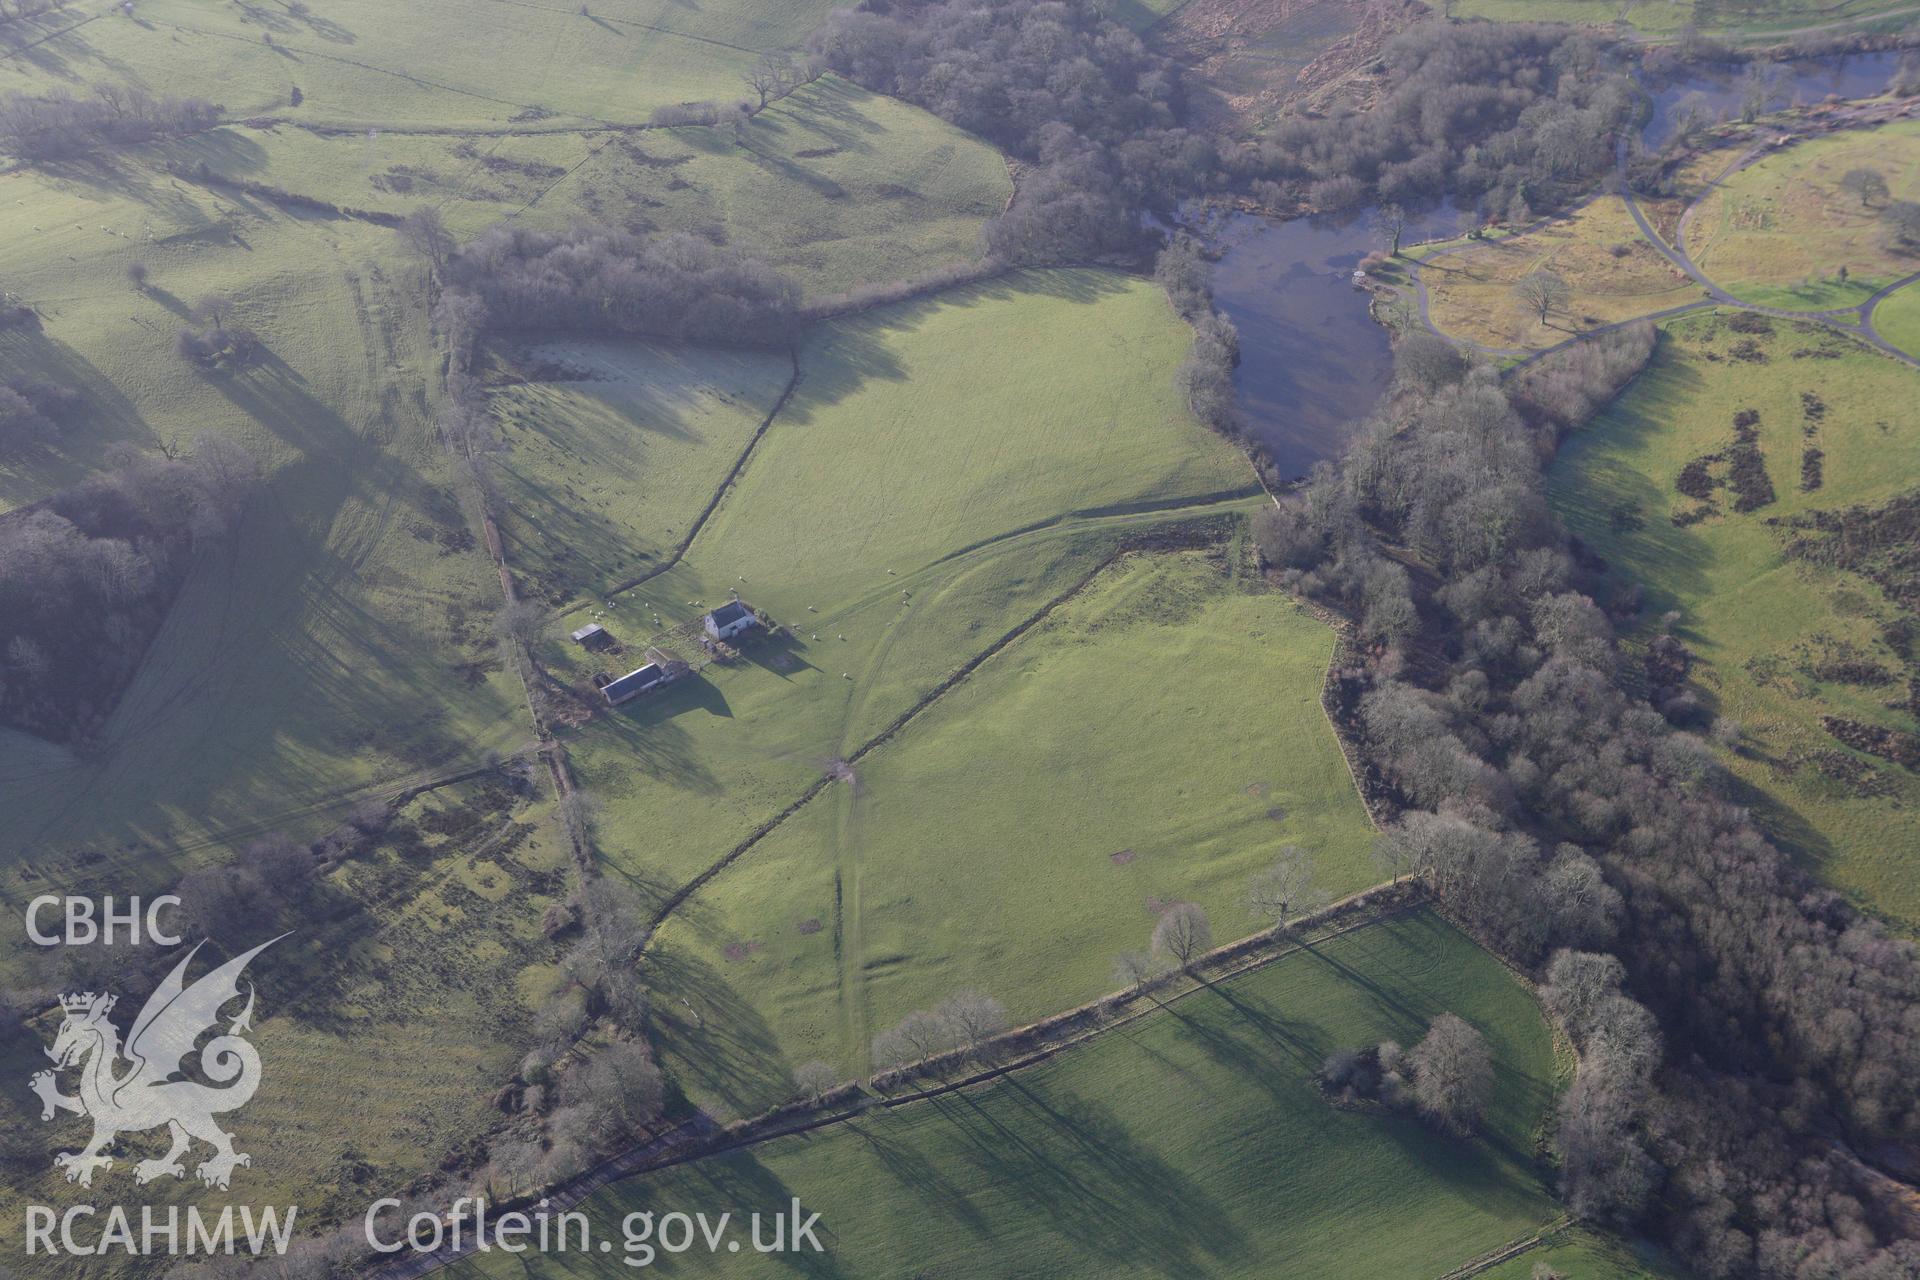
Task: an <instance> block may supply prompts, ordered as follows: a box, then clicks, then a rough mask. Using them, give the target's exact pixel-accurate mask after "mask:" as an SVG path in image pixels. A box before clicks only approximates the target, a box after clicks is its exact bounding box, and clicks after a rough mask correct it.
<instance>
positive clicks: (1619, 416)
mask: <svg viewBox="0 0 1920 1280" xmlns="http://www.w3.org/2000/svg"><path fill="white" fill-rule="evenodd" d="M1774 324H1775V326H1776V329H1777V332H1776V333H1775V334H1774V335H1772V336H1770V337H1769V336H1758V337H1754V336H1752V335H1741V334H1737V333H1733V332H1731V331H1729V329H1728V328H1727V317H1726V316H1725V315H1724V314H1720V313H1714V314H1706V315H1701V316H1697V317H1687V318H1684V319H1681V320H1677V321H1674V322H1671V323H1670V324H1669V325H1668V326H1667V327H1666V329H1665V334H1664V336H1663V338H1662V341H1661V347H1660V351H1659V353H1658V354H1657V356H1656V357H1655V360H1654V363H1653V365H1652V366H1651V367H1650V368H1649V370H1648V371H1647V372H1646V373H1644V374H1642V375H1641V376H1640V378H1639V379H1638V380H1637V381H1636V382H1635V383H1634V384H1633V385H1632V387H1630V388H1629V389H1628V391H1627V393H1626V394H1625V395H1624V396H1622V397H1621V398H1620V400H1619V401H1618V402H1616V403H1615V404H1614V405H1613V406H1612V407H1611V408H1610V409H1609V410H1608V411H1607V412H1606V413H1604V414H1603V415H1602V416H1601V417H1600V418H1599V419H1598V420H1597V421H1596V422H1595V423H1594V424H1593V425H1592V426H1591V427H1590V428H1588V429H1587V430H1586V431H1584V432H1582V433H1581V434H1580V435H1578V436H1576V437H1574V438H1573V439H1572V440H1571V441H1570V442H1569V443H1568V444H1567V446H1566V447H1565V448H1563V449H1562V451H1561V454H1560V457H1559V459H1558V461H1557V462H1556V463H1555V464H1554V467H1553V470H1552V472H1551V473H1550V484H1551V490H1552V493H1553V496H1554V500H1555V503H1556V505H1557V506H1558V508H1559V509H1560V511H1561V512H1562V514H1563V515H1564V516H1565V518H1566V519H1567V521H1568V523H1569V524H1570V525H1571V526H1572V528H1573V530H1574V532H1575V533H1577V534H1578V535H1579V536H1580V537H1581V538H1582V539H1583V540H1585V541H1586V542H1587V543H1588V545H1590V546H1591V547H1593V549H1594V550H1595V551H1596V552H1598V553H1599V554H1600V555H1602V556H1605V557H1606V559H1607V560H1608V561H1609V562H1610V563H1611V564H1613V565H1614V566H1615V567H1616V568H1617V569H1618V570H1619V571H1620V572H1621V573H1622V574H1623V575H1624V576H1626V577H1629V578H1631V579H1632V580H1633V581H1635V582H1638V583H1641V584H1643V585H1644V586H1645V588H1646V592H1647V599H1646V608H1645V611H1644V614H1643V616H1644V617H1645V618H1647V619H1654V618H1658V617H1659V616H1660V615H1661V614H1662V613H1663V612H1665V611H1666V610H1668V609H1678V610H1679V611H1680V612H1681V615H1682V620H1681V622H1680V625H1679V628H1678V634H1679V636H1680V637H1681V638H1682V639H1683V640H1684V641H1685V642H1686V643H1687V645H1688V646H1689V647H1690V648H1692V649H1693V650H1694V651H1695V653H1696V654H1697V655H1698V656H1699V658H1700V659H1701V662H1700V665H1698V666H1696V668H1695V673H1694V686H1695V688H1696V689H1697V691H1698V692H1699V693H1700V695H1701V696H1702V697H1703V698H1704V699H1706V700H1707V701H1708V702H1709V704H1710V705H1711V706H1712V708H1713V709H1714V710H1715V711H1716V712H1717V713H1719V714H1725V715H1730V716H1732V717H1734V718H1735V719H1737V720H1739V721H1740V723H1741V724H1742V726H1743V727H1744V729H1745V731H1746V733H1747V735H1748V743H1747V745H1746V746H1745V748H1744V749H1743V750H1742V751H1741V752H1740V753H1739V754H1738V755H1737V756H1730V757H1728V760H1727V763H1728V764H1729V765H1730V766H1731V767H1732V768H1733V770H1734V771H1735V773H1736V774H1737V775H1738V776H1739V777H1740V778H1741V779H1742V780H1743V781H1744V782H1746V783H1748V784H1750V785H1751V787H1752V788H1754V795H1753V796H1752V797H1750V798H1751V799H1752V801H1753V802H1754V803H1755V804H1756V806H1757V814H1758V816H1759V817H1760V818H1761V820H1762V821H1763V823H1764V824H1765V825H1766V826H1767V827H1768V828H1769V830H1770V831H1771V832H1772V833H1773V834H1774V835H1775V836H1776V837H1777V838H1779V839H1780V840H1782V841H1783V843H1784V844H1785V845H1786V846H1787V847H1788V848H1790V849H1792V850H1794V851H1795V852H1796V853H1797V854H1798V855H1799V856H1800V857H1801V858H1802V859H1803V860H1804V861H1805V863H1806V864H1807V865H1809V866H1810V867H1812V868H1813V869H1814V870H1816V871H1817V872H1818V873H1819V874H1821V875H1822V876H1824V877H1825V878H1826V879H1827V880H1828V881H1829V882H1830V883H1832V884H1834V885H1835V886H1836V887H1838V888H1841V889H1843V890H1845V891H1846V892H1847V893H1848V894H1849V895H1850V896H1852V897H1854V898H1856V899H1858V900H1860V901H1862V902H1864V903H1865V904H1867V905H1869V906H1871V907H1873V908H1876V909H1878V910H1880V911H1882V912H1885V913H1887V914H1889V915H1891V916H1893V917H1896V918H1898V919H1900V920H1903V921H1906V922H1908V923H1909V924H1911V923H1913V922H1915V921H1920V882H1917V881H1916V877H1915V868H1916V867H1920V830H1916V828H1915V826H1914V824H1913V822H1912V821H1911V820H1910V818H1909V817H1908V814H1909V812H1910V809H1911V806H1912V804H1913V803H1914V802H1915V801H1916V800H1920V785H1916V780H1915V779H1914V777H1913V775H1911V774H1910V773H1905V772H1903V771H1902V770H1901V769H1900V768H1899V767H1898V766H1896V765H1892V764H1889V763H1887V762H1885V761H1880V760H1876V759H1874V758H1873V757H1870V756H1864V755H1857V754H1855V753H1851V752H1848V751H1846V750H1845V749H1844V748H1842V747H1840V745H1839V744H1838V743H1837V742H1836V741H1834V740H1833V739H1832V738H1831V737H1829V736H1828V735H1827V734H1826V732H1825V731H1824V730H1823V729H1822V728H1821V724H1820V716H1821V715H1822V714H1829V713H1830V714H1834V715H1840V716H1845V717H1849V718H1853V719H1858V720H1863V721H1867V722H1869V723H1874V724H1883V725H1887V726H1889V727H1893V728H1904V729H1906V730H1907V731H1909V732H1911V731H1912V730H1913V728H1914V727H1915V726H1914V723H1913V719H1912V717H1911V715H1910V714H1907V713H1901V712H1895V711H1891V710H1889V709H1888V708H1887V706H1886V705H1885V703H1886V701H1887V698H1888V696H1889V694H1890V692H1891V689H1890V688H1872V687H1866V686H1860V685H1850V684H1843V683H1839V682H1838V681H1837V680H1835V679H1821V678H1819V677H1817V676H1816V675H1815V674H1814V670H1815V668H1818V667H1822V666H1827V665H1829V664H1830V663H1831V662H1832V661H1833V660H1836V659H1841V658H1846V657H1849V656H1851V657H1854V658H1857V659H1858V660H1862V661H1869V662H1872V663H1875V664H1878V665H1880V666H1882V667H1884V668H1887V669H1889V670H1893V671H1899V670H1901V669H1902V668H1901V665H1900V662H1899V660H1898V659H1897V657H1895V656H1894V655H1893V653H1892V651H1891V650H1889V649H1888V648H1887V646H1886V642H1885V640H1884V639H1883V638H1882V636H1881V625H1882V623H1884V622H1886V621H1888V620H1890V619H1891V618H1892V617H1893V616H1894V610H1893V607H1892V606H1891V605H1890V604H1889V603H1888V602H1887V601H1886V600H1885V599H1884V597H1883V596H1882V595H1881V594H1880V592H1879V590H1878V589H1877V588H1876V587H1874V586H1873V585H1872V584H1871V583H1868V582H1865V581H1864V580H1862V579H1860V578H1857V577H1855V576H1853V575H1850V574H1842V573H1837V572H1827V571H1823V570H1815V569H1813V568H1811V567H1809V566H1806V565H1803V564H1793V563H1789V562H1787V561H1785V560H1784V559H1783V557H1782V555H1781V550H1780V547H1781V539H1780V534H1779V533H1777V532H1776V531H1775V530H1774V529H1772V528H1769V527H1768V525H1767V523H1766V522H1767V521H1768V520H1769V519H1772V518H1775V517H1786V516H1789V515H1792V514H1794V513H1797V512H1805V511H1812V510H1818V509H1832V508H1839V507H1844V506H1847V505H1849V504H1852V503H1869V504H1872V503H1878V502H1883V501H1885V500H1886V499H1887V498H1889V497H1891V496H1893V495H1894V494H1896V493H1899V492H1901V491H1903V490H1906V489H1908V488H1910V487H1911V486H1912V484H1913V476H1914V475H1915V474H1916V471H1915V468H1916V467H1920V433H1917V432H1916V431H1915V429H1914V418H1913V414H1912V412H1911V405H1912V403H1913V399H1914V396H1915V394H1916V391H1920V375H1916V374H1915V373H1914V371H1913V370H1911V369H1908V368H1905V367H1903V366H1901V365H1898V364H1896V363H1895V362H1893V361H1892V360H1889V359H1887V358H1885V357H1883V356H1880V355H1878V354H1876V353H1873V352H1871V351H1870V350H1868V349H1866V348H1863V347H1860V346H1858V345H1856V344H1853V343H1851V342H1850V341H1848V340H1846V339H1844V338H1841V337H1839V336H1838V335H1835V334H1832V333H1830V332H1829V331H1826V330H1820V329H1815V328H1813V327H1811V326H1795V325H1789V324H1787V323H1785V322H1781V321H1775V322H1774ZM1741 341H1750V342H1753V343H1754V344H1755V349H1756V350H1757V351H1758V352H1759V354H1760V355H1761V357H1762V358H1763V360H1764V363H1756V362H1754V361H1753V359H1751V357H1749V358H1748V359H1744V360H1743V359H1737V358H1733V357H1732V356H1731V354H1730V353H1731V351H1732V349H1733V347H1734V345H1735V344H1736V343H1738V342H1741ZM1823 350H1824V351H1827V352H1830V353H1832V355H1833V357H1834V358H1814V357H1808V358H1796V357H1795V355H1794V353H1795V352H1796V351H1800V352H1814V351H1823ZM1803 395H1812V396H1814V397H1817V399H1818V400H1819V401H1820V402H1821V403H1822V404H1824V406H1825V411H1824V417H1823V418H1821V419H1820V420H1819V421H1818V422H1817V423H1814V422H1813V421H1812V420H1811V419H1809V418H1808V416H1807V412H1806V402H1805V401H1804V400H1803V398H1802V397H1803ZM1743 409H1754V410H1757V411H1758V412H1759V415H1760V420H1759V424H1758V429H1759V432H1760V438H1759V444H1760V448H1761V451H1762V454H1763V457H1764V459H1765V463H1766V468H1767V471H1768V473H1769V475H1770V478H1771V481H1772V485H1773V488H1774V490H1775V492H1776V494H1777V501H1775V502H1774V503H1773V504H1771V505H1767V506H1763V507H1760V508H1759V509H1757V510H1754V511H1750V512H1748V513H1746V514H1735V513H1733V512H1732V509H1731V505H1730V503H1729V501H1728V497H1727V494H1726V492H1725V491H1724V490H1722V491H1720V496H1719V499H1718V505H1719V507H1720V509H1721V514H1719V515H1715V516H1711V517H1709V518H1707V519H1705V520H1703V521H1701V522H1700V523H1697V524H1694V525H1692V526H1690V527H1687V528H1680V527H1677V526H1675V525H1674V524H1673V522H1672V520H1671V519H1670V516H1671V515H1672V514H1673V513H1676V512H1681V511H1684V510H1687V509H1690V508H1691V507H1692V506H1693V505H1694V504H1693V501H1692V500H1691V499H1688V498H1683V497H1681V496H1680V495H1679V494H1678V493H1677V492H1676V491H1675V488H1674V485H1675V481H1676V478H1677V477H1678V475H1679V473H1680V471H1681V468H1682V467H1683V466H1684V465H1685V464H1686V463H1687V462H1688V461H1689V460H1690V459H1693V458H1696V457H1699V456H1700V455H1702V454H1705V453H1708V452H1712V451H1715V450H1719V449H1724V448H1725V447H1726V446H1727V445H1728V444H1729V443H1730V442H1731V441H1732V439H1733V428H1732V425H1731V423H1732V418H1733V415H1734V414H1735V413H1736V412H1738V411H1740V410H1743ZM1809 425H1812V426H1814V434H1813V435H1812V436H1808V435H1806V434H1805V432H1806V429H1807V427H1808V426H1809ZM1809 445H1811V446H1813V447H1817V448H1819V449H1821V450H1822V451H1823V452H1824V454H1825V456H1824V459H1823V460H1822V466H1823V482H1822V485H1821V487H1820V488H1819V489H1817V490H1815V491H1813V492H1811V493H1805V492H1802V491H1801V489H1800V483H1799V482H1800V476H1801V454H1802V450H1803V449H1804V448H1806V447H1808V446H1809ZM1848 762H1851V763H1848ZM1858 770H1864V771H1865V772H1864V774H1863V775H1862V777H1861V778H1860V779H1856V780H1849V777H1848V775H1849V774H1850V773H1853V772H1854V771H1858Z"/></svg>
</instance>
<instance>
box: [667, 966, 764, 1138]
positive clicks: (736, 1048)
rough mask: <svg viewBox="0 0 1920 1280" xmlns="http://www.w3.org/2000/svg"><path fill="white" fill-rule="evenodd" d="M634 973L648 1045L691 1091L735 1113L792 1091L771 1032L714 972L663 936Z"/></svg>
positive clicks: (756, 1108) (753, 1109) (755, 1110)
mask: <svg viewBox="0 0 1920 1280" xmlns="http://www.w3.org/2000/svg"><path fill="white" fill-rule="evenodd" d="M640 973H641V977H642V979H643V980H644V981H645V982H646V984H647V986H648V988H649V990H651V991H652V992H653V1017H652V1027H653V1037H654V1042H655V1048H656V1050H657V1052H658V1053H659V1054H660V1056H661V1058H662V1060H663V1061H664V1060H669V1059H670V1060H671V1063H672V1068H673V1071H674V1074H675V1075H676V1076H677V1077H678V1078H679V1080H680V1081H681V1084H682V1085H683V1087H684V1088H685V1089H686V1090H687V1092H688V1093H689V1094H690V1095H693V1096H697V1097H700V1098H704V1099H717V1100H718V1101H719V1102H720V1103H721V1104H722V1105H723V1106H725V1107H727V1108H729V1109H731V1111H732V1112H733V1113H734V1114H735V1115H738V1116H748V1115H754V1114H757V1113H758V1112H760V1111H763V1110H765V1109H766V1108H768V1107H770V1106H772V1105H774V1104H776V1103H779V1102H784V1101H786V1100H787V1099H788V1098H789V1097H791V1096H792V1094H793V1075H792V1064H791V1063H789V1062H788V1061H787V1059H786V1054H785V1053H784V1052H783V1051H782V1049H781V1047H780V1043H779V1040H778V1038H777V1037H776V1036H775V1035H774V1033H773V1029H772V1028H771V1027H770V1026H768V1025H767V1022H766V1019H765V1018H763V1017H762V1016H761V1015H760V1011H759V1010H758V1009H756V1008H755V1007H754V1006H753V1005H752V1004H751V1003H749V1002H748V1001H747V1000H746V999H745V998H744V997H743V996H742V995H741V994H740V992H739V990H738V989H737V988H736V987H735V986H734V984H733V983H732V982H731V981H730V980H729V979H728V978H727V976H726V975H725V974H723V973H721V972H720V971H719V969H717V968H715V967H714V966H713V965H712V964H711V963H709V962H708V961H706V960H704V959H702V958H701V957H700V956H698V955H695V954H694V953H693V952H692V951H691V950H690V949H689V948H688V947H687V946H685V945H684V944H682V943H679V942H675V941H668V942H665V943H658V944H656V945H655V946H654V948H653V949H652V950H650V951H648V952H647V954H646V956H645V957H644V958H643V960H642V961H641V966H640ZM709 1105H710V1104H709Z"/></svg>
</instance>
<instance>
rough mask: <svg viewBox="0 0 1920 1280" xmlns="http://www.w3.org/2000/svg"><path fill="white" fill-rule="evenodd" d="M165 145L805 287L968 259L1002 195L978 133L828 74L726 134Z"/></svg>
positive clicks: (481, 225) (482, 222)
mask: <svg viewBox="0 0 1920 1280" xmlns="http://www.w3.org/2000/svg"><path fill="white" fill-rule="evenodd" d="M164 153H165V155H166V156H167V158H168V160H169V161H170V162H171V163H172V164H173V165H174V166H175V167H176V168H177V169H179V170H181V171H183V172H198V169H197V166H199V165H201V164H205V165H206V166H207V167H208V169H209V170H210V171H211V172H212V173H213V174H214V175H216V176H218V177H220V178H223V179H226V180H229V181H235V182H250V183H261V184H265V185H266V186H269V187H273V188H277V189H279V190H282V191H289V192H294V193H298V194H301V195H309V196H315V197H318V198H320V199H324V200H327V201H330V202H332V203H334V204H338V205H342V206H346V207H348V208H353V209H365V210H374V211H379V212H383V213H393V214H405V213H407V212H410V211H411V210H413V209H415V208H418V207H420V206H421V205H429V206H431V207H433V208H435V209H437V210H438V211H439V212H440V215H441V217H442V218H443V219H444V220H445V221H446V223H447V225H448V226H449V227H450V228H452V229H453V230H454V231H455V232H456V233H457V234H460V235H462V236H466V235H472V234H476V233H478V232H479V231H481V230H483V229H485V228H486V227H488V226H491V225H493V224H494V223H496V222H498V221H500V220H501V219H504V218H511V219H513V220H514V221H515V222H517V223H521V224H526V225H533V226H542V227H551V228H554V229H564V228H565V227H567V226H568V225H570V224H571V223H573V222H574V221H576V220H578V219H581V218H592V219H597V220H600V221H604V222H608V223H611V224H613V225H616V226H622V227H627V228H630V229H633V230H669V231H672V230H679V231H695V232H699V233H702V234H708V235H714V236H717V237H719V238H721V239H722V240H723V241H724V242H725V243H726V244H727V245H729V246H730V247H733V248H736V249H738V250H740V251H742V252H744V253H747V254H751V255H753V256H755V257H760V258H763V259H765V260H766V261H768V262H770V263H773V264H774V265H776V266H778V267H780V268H782V269H783V270H786V271H790V272H792V273H793V274H794V275H795V276H797V277H799V278H800V279H801V280H802V281H803V282H804V283H805V284H806V285H807V286H808V287H809V288H811V289H814V290H816V291H831V290H837V289H842V288H845V287H847V286H849V285H852V284H855V283H861V282H867V281H875V280H889V279H893V278H896V277H901V276H913V275H917V274H919V273H921V272H924V271H927V270H929V269H931V268H934V267H938V266H945V265H948V264H951V263H957V262H966V261H970V260H971V259H973V258H974V257H975V256H976V255H977V254H978V251H979V238H980V228H981V226H982V224H983V223H984V222H985V221H986V219H988V218H990V217H992V216H994V215H996V214H998V213H999V212H1000V211H1001V210H1002V209H1003V208H1004V207H1005V206H1006V203H1007V200H1008V198H1009V197H1010V196H1011V195H1012V191H1013V187H1012V182H1011V180H1010V179H1009V177H1008V175H1007V168H1006V164H1005V162H1004V161H1003V160H1002V159H1001V157H1000V154H999V153H998V152H997V151H995V150H994V149H993V148H992V147H990V146H988V145H987V144H986V143H984V142H982V141H980V140H979V139H978V138H975V137H973V136H972V135H970V134H967V133H964V132H962V131H961V130H959V129H956V128H954V127H953V126H952V125H949V124H947V123H945V122H944V121H942V120H940V119H939V118H938V117H935V116H933V115H930V114H928V113H927V112H925V111H921V110H919V109H918V108H916V107H911V106H908V105H907V104H905V103H902V102H899V101H897V100H895V99H892V98H886V97H882V96H880V95H878V94H874V93H869V92H867V91H866V90H864V89H861V88H858V87H857V86H855V85H853V84H850V83H849V82H847V81H845V80H841V79H839V78H838V77H835V76H826V77H824V78H822V79H820V80H818V81H815V82H814V83H813V84H810V85H807V86H805V87H803V88H801V89H799V90H798V91H797V92H795V93H794V94H792V95H791V96H790V97H787V98H783V99H781V100H779V101H777V102H775V103H773V104H772V105H771V106H769V107H768V108H767V109H766V110H765V111H763V112H760V113H759V114H758V115H756V116H755V117H754V119H753V121H752V123H751V124H749V125H747V126H746V127H745V128H744V129H743V130H741V131H740V132H739V134H737V135H736V134H735V133H734V132H733V131H732V130H730V129H723V128H716V127H709V126H698V125H689V126H685V127H681V128H676V129H654V130H644V131H634V132H617V131H613V130H604V129H603V130H595V129H593V128H592V127H591V126H586V127H582V128H577V129H569V130H560V129H557V128H549V127H543V126H540V125H533V126H529V131H528V132H526V133H521V134H517V135H507V134H501V135H490V134H486V133H480V134H468V135H464V136H462V135H457V134H450V133H444V132H430V133H420V132H408V131H404V130H403V131H393V130H385V129H371V130H342V129H331V130H325V131H316V130H315V129H313V128H309V127H303V126H301V125H299V124H295V123H290V122H283V123H276V124H273V125H271V126H270V127H265V128H247V129H223V130H219V131H217V132H215V133H213V134H209V135H205V136H203V137H197V138H189V139H184V140H181V141H178V142H175V143H171V144H169V145H168V146H167V147H166V148H164Z"/></svg>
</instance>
